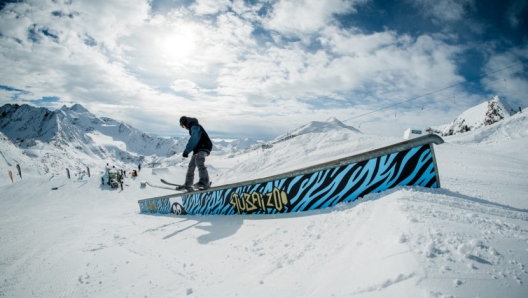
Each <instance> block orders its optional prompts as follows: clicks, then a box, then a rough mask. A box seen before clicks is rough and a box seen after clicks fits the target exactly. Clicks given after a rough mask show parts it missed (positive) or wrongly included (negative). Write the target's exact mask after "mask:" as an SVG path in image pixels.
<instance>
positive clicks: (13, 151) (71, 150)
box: [0, 96, 514, 175]
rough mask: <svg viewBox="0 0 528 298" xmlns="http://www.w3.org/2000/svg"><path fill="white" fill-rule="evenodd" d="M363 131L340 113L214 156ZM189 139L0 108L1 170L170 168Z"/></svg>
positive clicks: (457, 127) (64, 114)
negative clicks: (107, 166) (309, 137)
mask: <svg viewBox="0 0 528 298" xmlns="http://www.w3.org/2000/svg"><path fill="white" fill-rule="evenodd" d="M513 114H514V112H513V110H512V109H511V107H510V106H509V105H508V104H507V103H506V102H504V101H503V100H501V99H500V98H499V97H498V96H495V97H494V98H492V99H491V100H490V101H486V102H483V103H481V104H479V105H477V106H475V107H472V108H470V109H468V110H466V111H465V112H463V113H462V114H461V115H460V116H459V117H457V118H456V119H455V120H454V121H453V122H451V123H449V124H446V125H442V126H435V127H429V128H428V129H427V131H428V132H430V133H437V134H439V135H442V136H448V135H453V134H459V133H463V132H466V131H471V130H477V129H479V128H481V127H483V126H487V125H491V124H493V123H495V122H498V121H501V120H503V119H506V118H509V117H510V116H511V115H513ZM339 131H346V132H352V133H359V134H361V131H359V130H358V129H356V128H354V127H353V126H348V125H345V124H343V123H342V122H340V121H339V120H338V119H336V118H335V117H331V118H329V119H328V120H327V121H325V122H320V121H312V122H309V123H307V124H305V125H302V126H300V127H298V128H296V129H294V130H292V131H290V132H288V133H286V134H283V135H280V136H278V137H277V138H275V139H273V140H271V141H269V142H266V143H263V142H260V141H256V140H253V139H250V138H246V139H239V140H214V149H213V150H214V151H215V152H216V153H215V154H219V155H224V154H225V155H227V156H229V157H233V156H235V155H236V154H238V153H241V152H243V151H247V150H256V149H259V148H261V147H262V148H266V147H265V146H273V144H276V143H279V142H282V141H286V140H289V139H291V138H295V137H298V136H301V135H306V134H311V133H329V132H335V133H339ZM187 140H188V137H183V138H175V137H166V138H163V137H158V136H155V135H153V134H149V133H144V132H142V131H140V130H138V129H136V128H134V127H132V126H131V125H129V124H127V123H125V122H122V121H118V120H115V119H111V118H107V117H97V116H95V115H94V114H92V113H90V112H89V111H88V110H87V109H85V108H84V107H83V106H82V105H80V104H75V105H73V106H71V107H66V106H63V107H61V108H60V109H58V110H55V111H51V110H49V109H46V108H42V107H33V106H30V105H17V104H6V105H4V106H2V107H0V149H1V150H0V154H1V155H2V156H1V157H2V160H0V168H11V167H13V166H14V165H16V164H21V166H23V167H24V168H28V169H32V171H36V174H39V175H42V174H44V173H49V172H61V171H63V170H64V169H65V168H70V169H72V170H73V171H82V170H83V169H85V168H86V167H87V166H89V167H92V168H94V167H95V168H102V167H103V166H104V165H105V164H106V163H111V164H115V165H116V166H119V167H122V168H127V167H128V168H131V167H136V166H137V165H139V164H143V165H146V166H148V165H149V164H150V165H151V166H159V165H163V166H171V165H176V164H179V163H181V162H182V161H183V160H182V159H181V157H180V153H181V152H183V150H184V148H185V146H186V144H187Z"/></svg>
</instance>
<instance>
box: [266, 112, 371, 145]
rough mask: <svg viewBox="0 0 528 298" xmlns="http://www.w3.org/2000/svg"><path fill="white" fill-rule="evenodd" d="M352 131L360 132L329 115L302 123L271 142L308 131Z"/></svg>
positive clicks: (307, 132)
mask: <svg viewBox="0 0 528 298" xmlns="http://www.w3.org/2000/svg"><path fill="white" fill-rule="evenodd" d="M347 130H348V131H352V132H356V133H361V132H360V131H359V130H357V129H356V128H354V127H353V126H348V125H345V124H343V123H342V122H341V121H339V120H338V119H337V118H335V117H330V118H329V119H328V120H326V121H325V122H321V121H312V122H310V123H308V124H305V125H302V126H300V127H298V128H296V129H294V130H292V131H290V132H288V133H287V134H284V135H281V136H278V137H277V138H275V140H273V141H272V143H276V142H278V141H282V140H285V139H289V138H291V137H296V136H300V135H303V134H309V133H325V132H330V131H347Z"/></svg>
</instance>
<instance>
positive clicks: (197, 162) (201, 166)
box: [185, 151, 209, 187]
mask: <svg viewBox="0 0 528 298" xmlns="http://www.w3.org/2000/svg"><path fill="white" fill-rule="evenodd" d="M206 156H207V152H205V151H199V152H198V153H196V154H193V156H192V157H191V161H190V162H189V167H188V168H187V175H186V176H185V187H192V186H193V183H194V170H195V169H196V168H198V177H200V181H199V182H200V183H202V184H203V185H209V173H208V172H207V167H206V166H205V157H206Z"/></svg>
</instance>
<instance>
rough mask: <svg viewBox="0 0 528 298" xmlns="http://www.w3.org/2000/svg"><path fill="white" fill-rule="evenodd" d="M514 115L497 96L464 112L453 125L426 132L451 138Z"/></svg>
mask: <svg viewBox="0 0 528 298" xmlns="http://www.w3.org/2000/svg"><path fill="white" fill-rule="evenodd" d="M513 114H515V111H514V110H513V109H512V108H511V107H510V105H509V104H508V103H506V102H505V101H504V100H501V99H500V98H499V96H498V95H496V96H495V97H493V98H492V99H491V100H490V101H485V102H483V103H481V104H479V105H477V106H474V107H472V108H469V109H468V110H466V111H464V112H463V113H462V114H460V116H458V117H457V118H456V119H455V120H453V121H452V122H451V123H449V124H445V125H440V126H433V127H429V128H427V129H426V131H427V132H430V133H435V134H438V135H441V136H450V135H455V134H459V133H464V132H467V131H474V130H476V129H479V128H481V127H484V126H487V125H491V124H493V123H496V122H499V121H501V120H504V119H507V118H509V117H511V116H512V115H513Z"/></svg>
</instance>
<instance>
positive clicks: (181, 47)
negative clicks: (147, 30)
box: [156, 31, 196, 62]
mask: <svg viewBox="0 0 528 298" xmlns="http://www.w3.org/2000/svg"><path fill="white" fill-rule="evenodd" d="M156 46H157V48H158V49H159V51H160V54H161V56H162V57H163V59H166V60H168V61H169V62H177V61H179V60H182V59H183V60H184V59H187V58H189V56H190V55H191V54H192V52H193V50H194V49H195V47H196V46H195V40H194V37H193V36H192V34H191V32H185V31H183V32H171V33H170V34H166V35H164V36H163V37H158V38H156Z"/></svg>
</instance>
